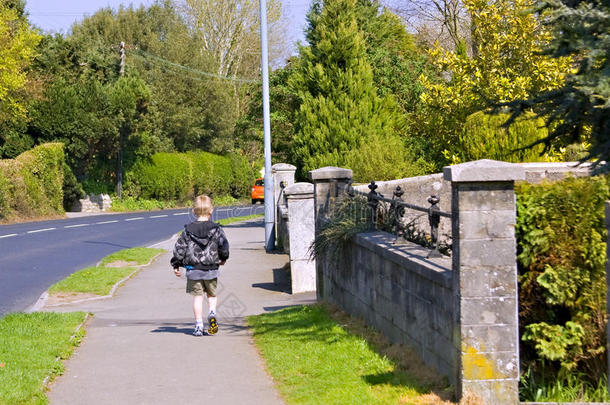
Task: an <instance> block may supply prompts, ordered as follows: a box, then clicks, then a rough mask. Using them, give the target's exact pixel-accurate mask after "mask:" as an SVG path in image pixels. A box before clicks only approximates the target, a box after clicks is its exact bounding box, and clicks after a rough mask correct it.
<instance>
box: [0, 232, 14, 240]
mask: <svg viewBox="0 0 610 405" xmlns="http://www.w3.org/2000/svg"><path fill="white" fill-rule="evenodd" d="M17 235H18V234H16V233H10V234H8V235H0V239H3V238H10V237H11V236H17Z"/></svg>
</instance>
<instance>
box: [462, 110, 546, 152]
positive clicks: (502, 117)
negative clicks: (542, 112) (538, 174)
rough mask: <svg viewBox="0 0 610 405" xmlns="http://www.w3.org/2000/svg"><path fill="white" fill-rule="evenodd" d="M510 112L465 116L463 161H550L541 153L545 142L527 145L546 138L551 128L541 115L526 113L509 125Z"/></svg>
mask: <svg viewBox="0 0 610 405" xmlns="http://www.w3.org/2000/svg"><path fill="white" fill-rule="evenodd" d="M509 117H510V115H508V114H487V113H485V112H483V111H479V112H476V113H474V114H472V115H470V116H469V117H468V118H467V119H466V123H465V124H464V129H463V132H462V134H461V135H460V145H461V150H460V154H461V156H460V157H461V160H462V161H464V162H468V161H471V160H479V159H494V160H502V161H505V162H513V163H520V162H540V161H545V160H547V159H546V158H545V156H544V155H541V153H542V152H543V150H544V145H537V146H535V147H533V148H526V149H521V148H525V147H526V146H529V145H531V144H532V143H534V142H535V141H538V140H540V139H543V138H545V137H546V136H547V135H548V130H547V128H546V126H545V123H544V120H543V119H542V118H536V117H535V115H534V114H533V113H532V114H524V115H523V116H522V117H521V118H518V119H517V120H516V121H515V122H514V123H512V124H511V125H510V126H509V127H508V128H506V127H504V126H503V125H504V124H505V123H506V121H508V118H509Z"/></svg>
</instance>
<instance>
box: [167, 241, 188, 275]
mask: <svg viewBox="0 0 610 405" xmlns="http://www.w3.org/2000/svg"><path fill="white" fill-rule="evenodd" d="M186 248H187V244H186V233H185V232H182V234H181V235H180V237H179V238H178V240H177V241H176V245H175V246H174V255H173V256H172V258H171V260H170V263H171V265H172V267H173V268H175V269H176V268H178V267H182V266H184V263H182V261H183V260H184V258H185V256H186Z"/></svg>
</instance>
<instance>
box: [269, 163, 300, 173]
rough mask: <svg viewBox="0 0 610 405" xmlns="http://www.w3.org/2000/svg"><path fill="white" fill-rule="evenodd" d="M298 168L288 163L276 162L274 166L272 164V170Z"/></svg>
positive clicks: (289, 170) (285, 170)
mask: <svg viewBox="0 0 610 405" xmlns="http://www.w3.org/2000/svg"><path fill="white" fill-rule="evenodd" d="M296 170H297V168H296V166H293V165H291V164H288V163H276V164H274V165H273V166H271V171H272V172H294V171H296Z"/></svg>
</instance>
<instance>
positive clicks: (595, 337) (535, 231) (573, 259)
mask: <svg viewBox="0 0 610 405" xmlns="http://www.w3.org/2000/svg"><path fill="white" fill-rule="evenodd" d="M609 181H610V179H609V178H607V177H593V178H579V179H574V178H570V179H566V180H564V181H561V182H557V183H552V184H541V185H530V184H520V185H518V187H517V210H518V216H517V224H516V234H517V239H518V246H519V250H518V253H519V254H518V263H519V285H520V291H519V295H520V296H519V304H520V314H519V318H520V324H521V329H522V331H523V348H522V352H521V357H522V361H523V362H524V364H525V365H527V366H531V367H532V368H533V370H534V372H537V373H538V372H541V371H540V367H541V365H542V364H547V365H548V367H547V371H548V369H549V368H550V369H551V370H555V372H557V370H564V371H565V372H567V371H572V370H580V371H581V372H583V373H585V374H587V375H589V376H590V378H591V379H592V380H593V381H596V380H597V379H598V378H599V377H600V376H601V375H602V374H604V373H605V370H606V365H605V357H604V356H605V355H606V354H605V341H606V337H605V327H606V326H605V325H606V321H605V313H606V273H605V267H604V266H605V261H606V244H605V241H606V229H605V225H604V202H605V201H606V200H608V199H609V198H610V184H609ZM536 367H538V368H536Z"/></svg>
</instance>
